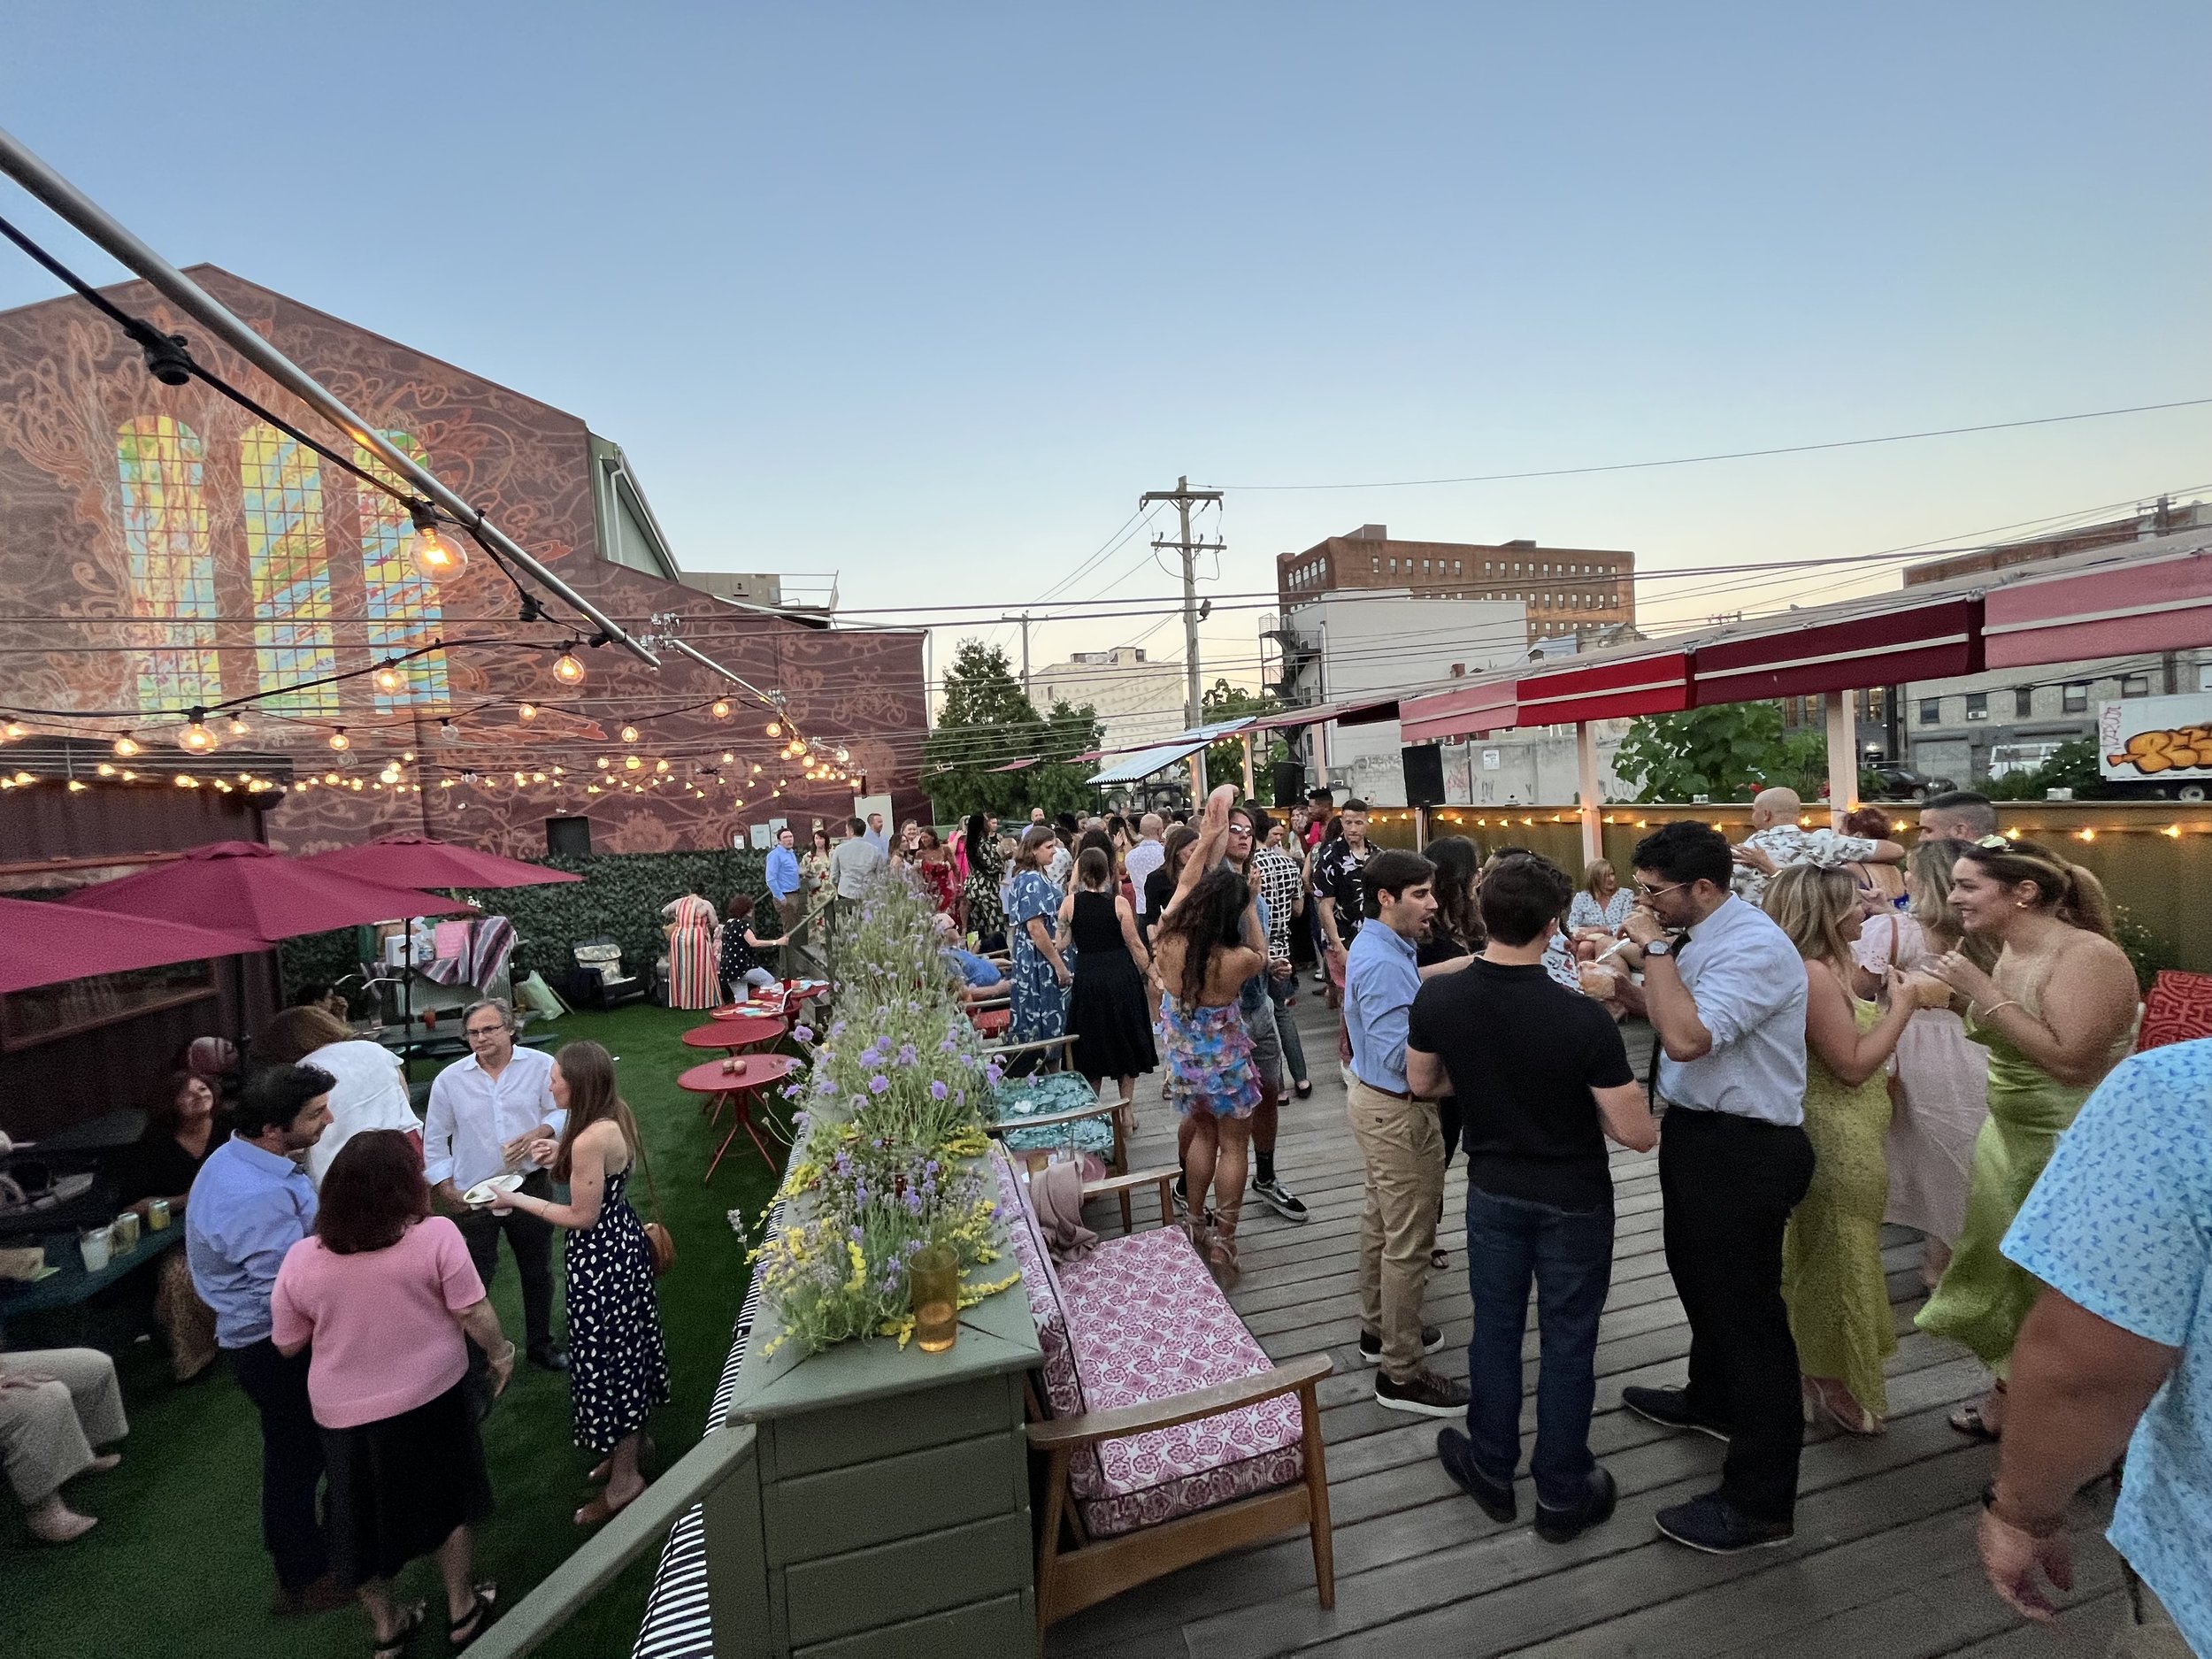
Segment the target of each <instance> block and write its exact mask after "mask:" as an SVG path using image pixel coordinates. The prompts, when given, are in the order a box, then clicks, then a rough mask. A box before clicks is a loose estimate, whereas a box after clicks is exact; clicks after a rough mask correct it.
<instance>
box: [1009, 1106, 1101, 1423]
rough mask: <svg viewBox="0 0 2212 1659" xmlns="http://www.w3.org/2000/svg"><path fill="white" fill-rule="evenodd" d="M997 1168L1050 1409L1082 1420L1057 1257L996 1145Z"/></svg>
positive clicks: (1024, 1189) (1079, 1383) (1022, 1187)
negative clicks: (1047, 1245) (1041, 1354)
mask: <svg viewBox="0 0 2212 1659" xmlns="http://www.w3.org/2000/svg"><path fill="white" fill-rule="evenodd" d="M991 1165H992V1170H993V1172H994V1173H995V1175H996V1176H997V1177H998V1212H999V1214H1000V1215H1001V1216H1002V1217H1004V1218H1005V1221H1006V1237H1007V1241H1008V1242H1009V1243H1010V1244H1011V1245H1012V1246H1013V1248H1014V1261H1015V1264H1016V1265H1017V1266H1018V1267H1019V1268H1020V1269H1021V1274H1022V1288H1023V1289H1024V1290H1025V1291H1026V1292H1027V1293H1028V1294H1029V1317H1030V1318H1031V1319H1032V1320H1033V1322H1034V1323H1035V1325H1036V1327H1037V1346H1038V1347H1039V1348H1041V1349H1043V1350H1044V1356H1045V1363H1044V1371H1045V1406H1046V1409H1048V1410H1049V1411H1050V1412H1051V1413H1052V1415H1053V1416H1054V1417H1080V1416H1082V1415H1083V1385H1082V1381H1081V1379H1079V1378H1078V1377H1077V1375H1076V1373H1075V1351H1074V1348H1072V1347H1071V1344H1070V1343H1069V1341H1068V1320H1067V1313H1066V1311H1065V1309H1066V1297H1065V1294H1064V1292H1063V1291H1062V1289H1061V1286H1060V1276H1059V1274H1058V1272H1057V1271H1055V1269H1054V1267H1053V1265H1052V1253H1051V1252H1050V1251H1049V1250H1048V1249H1046V1248H1045V1241H1044V1235H1043V1234H1042V1233H1039V1232H1038V1231H1037V1217H1036V1215H1035V1213H1034V1212H1033V1211H1032V1210H1031V1209H1030V1208H1029V1189H1028V1187H1025V1185H1024V1184H1023V1183H1022V1180H1021V1178H1020V1177H1018V1175H1016V1174H1015V1173H1014V1166H1013V1163H1012V1161H1011V1160H1010V1159H1009V1158H1008V1157H1007V1156H1006V1154H1005V1152H1004V1151H1003V1150H1002V1149H1001V1148H998V1147H996V1146H994V1147H993V1148H991ZM1076 1461H1078V1462H1079V1463H1080V1462H1083V1461H1085V1460H1083V1459H1080V1458H1079V1459H1077V1460H1076Z"/></svg>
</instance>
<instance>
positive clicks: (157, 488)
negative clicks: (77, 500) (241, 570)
mask: <svg viewBox="0 0 2212 1659" xmlns="http://www.w3.org/2000/svg"><path fill="white" fill-rule="evenodd" d="M203 458H204V457H203V450H202V447H201V443H200V439H199V434H196V433H195V432H194V431H193V430H192V428H191V427H189V426H186V425H184V424H183V423H182V422H181V421H179V420H176V419H173V418H171V417H170V416H167V415H142V416H140V417H138V418H137V419H134V420H127V421H125V422H124V423H123V424H122V426H119V427H117V428H116V433H115V470H116V474H117V478H118V480H119V482H120V484H121V485H122V490H123V540H124V545H125V547H126V549H127V551H128V553H129V557H130V582H131V614H132V615H133V616H134V617H142V618H147V620H146V621H145V623H144V624H143V625H142V626H140V627H137V628H134V629H133V630H132V631H131V636H132V637H131V643H132V645H133V646H134V647H135V648H137V649H136V652H135V663H136V687H135V689H136V692H137V697H138V703H139V706H140V707H141V708H142V709H144V710H148V711H149V712H152V711H156V710H160V711H180V710H185V709H188V708H192V707H195V706H204V705H206V704H208V703H219V702H221V701H222V696H223V681H222V675H221V672H220V671H219V669H218V667H217V664H216V656H215V618H216V616H217V614H218V612H217V610H216V604H215V550H214V548H213V546H212V544H211V541H210V540H209V536H208V526H207V495H206V491H205V489H204V487H203V476H202V470H201V469H202V461H203Z"/></svg>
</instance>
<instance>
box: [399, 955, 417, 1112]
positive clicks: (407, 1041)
mask: <svg viewBox="0 0 2212 1659" xmlns="http://www.w3.org/2000/svg"><path fill="white" fill-rule="evenodd" d="M399 972H400V976H401V977H400V981H399V997H400V1013H399V1031H400V1041H399V1074H400V1077H401V1078H402V1079H403V1080H404V1081H405V1083H406V1086H407V1091H408V1102H409V1104H410V1105H412V1104H413V1101H414V1088H415V1032H414V1025H415V918H413V917H409V918H407V919H406V921H404V922H403V923H402V924H401V926H400V936H399Z"/></svg>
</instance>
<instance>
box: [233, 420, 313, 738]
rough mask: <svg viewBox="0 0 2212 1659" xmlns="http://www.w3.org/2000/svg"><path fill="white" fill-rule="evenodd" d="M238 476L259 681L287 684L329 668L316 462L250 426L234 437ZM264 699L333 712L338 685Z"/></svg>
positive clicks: (265, 428)
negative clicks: (243, 517) (243, 434)
mask: <svg viewBox="0 0 2212 1659" xmlns="http://www.w3.org/2000/svg"><path fill="white" fill-rule="evenodd" d="M238 476H239V483H240V485H241V487H242V503H241V504H242V508H243V510H244V516H245V524H246V555H247V568H248V571H249V572H250V575H251V578H252V583H253V618H254V621H253V637H254V648H255V649H254V659H255V664H256V666H257V668H258V669H259V671H260V674H261V684H262V685H263V686H265V687H266V686H289V685H293V684H296V682H298V681H300V680H316V679H320V678H322V677H323V676H325V675H328V674H334V673H336V672H338V654H337V650H336V647H335V645H334V641H333V637H332V633H331V604H330V561H329V558H328V557H327V556H326V551H325V548H324V543H323V485H322V465H321V461H320V459H319V457H317V455H316V454H315V452H314V451H313V450H312V449H306V448H303V446H302V445H300V444H299V443H298V442H296V441H295V440H293V439H291V438H288V437H287V436H286V435H285V434H282V433H280V432H279V431H278V430H277V429H276V428H275V427H273V426H269V425H267V424H266V423H263V424H261V425H258V426H250V427H249V428H248V429H247V431H246V434H245V436H244V437H243V438H242V440H241V441H240V442H239V449H238ZM262 706H263V707H264V708H265V709H268V710H271V711H273V712H277V713H283V714H297V715H307V716H311V717H312V716H328V715H334V714H335V713H337V712H338V687H335V686H315V687H309V688H307V689H304V690H298V691H285V692H280V693H279V694H277V695H274V696H271V697H266V698H265V699H263V702H262Z"/></svg>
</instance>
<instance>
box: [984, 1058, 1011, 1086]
mask: <svg viewBox="0 0 2212 1659" xmlns="http://www.w3.org/2000/svg"><path fill="white" fill-rule="evenodd" d="M1005 1075H1006V1073H1005V1072H1003V1071H1000V1070H999V1068H998V1064H997V1062H995V1061H994V1062H993V1063H992V1064H989V1065H987V1066H985V1067H984V1068H983V1080H984V1081H985V1082H986V1083H988V1084H989V1085H990V1086H991V1087H993V1088H996V1087H998V1085H999V1079H1001V1078H1002V1077H1004V1076H1005Z"/></svg>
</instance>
